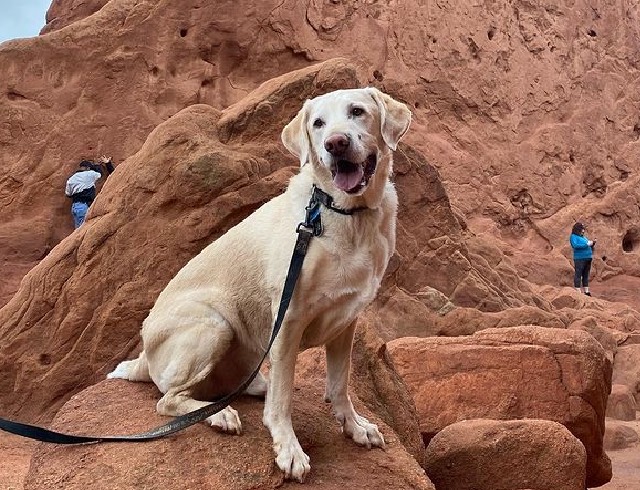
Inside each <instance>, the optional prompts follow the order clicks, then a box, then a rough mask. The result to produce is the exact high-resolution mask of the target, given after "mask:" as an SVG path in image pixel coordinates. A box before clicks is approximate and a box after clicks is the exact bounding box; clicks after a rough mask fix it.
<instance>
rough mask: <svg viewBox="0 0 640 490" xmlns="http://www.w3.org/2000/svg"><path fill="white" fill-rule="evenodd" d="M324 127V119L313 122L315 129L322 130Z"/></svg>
mask: <svg viewBox="0 0 640 490" xmlns="http://www.w3.org/2000/svg"><path fill="white" fill-rule="evenodd" d="M322 126H324V121H323V120H322V119H320V118H318V119H316V120H315V121H313V127H314V128H321V127H322Z"/></svg>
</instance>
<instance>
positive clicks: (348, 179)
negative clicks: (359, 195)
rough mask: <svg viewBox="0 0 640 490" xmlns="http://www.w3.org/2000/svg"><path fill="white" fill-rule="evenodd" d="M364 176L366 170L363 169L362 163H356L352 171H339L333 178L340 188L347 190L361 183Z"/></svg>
mask: <svg viewBox="0 0 640 490" xmlns="http://www.w3.org/2000/svg"><path fill="white" fill-rule="evenodd" d="M363 176H364V170H362V165H356V166H355V168H354V170H353V171H352V172H340V171H338V173H337V174H336V176H335V177H334V178H333V183H334V184H335V185H336V187H337V188H338V189H340V190H342V191H345V192H347V191H350V190H351V189H354V188H356V187H357V186H358V185H360V182H361V181H362V177H363Z"/></svg>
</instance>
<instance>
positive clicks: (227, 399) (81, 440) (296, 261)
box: [0, 185, 367, 444]
mask: <svg viewBox="0 0 640 490" xmlns="http://www.w3.org/2000/svg"><path fill="white" fill-rule="evenodd" d="M320 205H323V206H325V207H326V208H328V209H331V210H332V211H335V212H337V213H340V214H344V215H352V214H354V213H355V212H358V211H362V210H364V209H367V208H365V207H357V208H351V209H342V208H338V207H335V206H334V205H333V198H332V197H331V196H330V195H329V194H327V193H325V192H324V191H322V190H321V189H319V188H318V187H316V186H315V185H314V186H313V192H312V194H311V199H310V200H309V205H308V206H307V207H306V208H305V220H304V222H303V223H300V224H299V225H298V227H297V228H296V232H297V233H298V238H297V240H296V244H295V246H294V247H293V254H292V255H291V262H290V263H289V270H288V272H287V277H286V279H285V281H284V288H283V290H282V296H281V298H280V306H279V307H278V315H277V316H276V321H275V323H274V325H273V330H272V332H271V339H270V340H269V344H268V345H267V349H266V351H265V353H264V355H263V356H262V359H261V360H260V362H259V363H258V366H257V367H256V368H255V369H254V371H253V373H251V375H250V376H249V377H248V378H247V379H246V380H245V381H244V382H243V383H242V384H241V385H240V386H239V387H238V388H237V389H236V390H235V391H234V392H233V393H230V394H229V395H225V396H223V397H221V398H218V399H216V400H214V401H213V402H212V403H211V404H210V405H206V406H204V407H202V408H200V409H198V410H194V411H193V412H189V413H187V414H185V415H182V416H180V417H176V418H175V419H173V420H172V421H170V422H168V423H166V424H164V425H161V426H159V427H156V428H155V429H151V430H149V431H147V432H142V433H140V434H132V435H128V436H79V435H73V434H65V433H63V432H56V431H52V430H49V429H45V428H44V427H38V426H36V425H30V424H23V423H20V422H14V421H12V420H7V419H3V418H0V429H2V430H4V431H6V432H10V433H12V434H16V435H19V436H23V437H28V438H29V439H35V440H37V441H42V442H51V443H54V444H86V443H96V442H144V441H150V440H153V439H159V438H160V437H164V436H168V435H170V434H174V433H175V432H178V431H181V430H182V429H185V428H187V427H189V426H191V425H194V424H197V423H198V422H202V421H203V420H204V419H206V418H207V417H210V416H211V415H214V414H216V413H218V412H219V411H221V410H222V409H224V408H225V407H226V406H227V405H229V404H230V403H231V402H232V401H233V400H235V399H236V398H238V396H240V395H241V394H242V393H243V392H244V391H245V390H246V389H247V388H248V387H249V385H250V384H251V382H252V381H253V380H254V379H255V377H256V376H257V375H258V373H259V372H260V367H261V366H262V363H263V362H264V360H265V359H266V358H267V355H268V354H269V351H270V350H271V346H272V345H273V342H274V341H275V339H276V337H277V335H278V332H279V331H280V327H281V326H282V322H283V320H284V315H285V313H286V312H287V309H288V308H289V304H290V303H291V297H292V296H293V292H294V289H295V286H296V282H297V281H298V277H299V276H300V271H301V270H302V264H303V262H304V258H305V256H306V254H307V249H308V248H309V243H310V242H311V238H312V237H314V236H320V235H322V233H323V227H322V219H321V215H320Z"/></svg>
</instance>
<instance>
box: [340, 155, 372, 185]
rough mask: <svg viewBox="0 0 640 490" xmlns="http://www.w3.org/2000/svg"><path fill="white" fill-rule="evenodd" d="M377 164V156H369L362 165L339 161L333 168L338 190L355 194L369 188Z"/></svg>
mask: <svg viewBox="0 0 640 490" xmlns="http://www.w3.org/2000/svg"><path fill="white" fill-rule="evenodd" d="M377 164H378V161H377V158H376V156H375V155H369V156H368V157H367V158H366V160H365V161H364V162H362V163H354V162H351V161H349V160H338V161H337V162H336V163H335V164H334V165H332V166H331V175H332V176H333V183H334V184H335V186H336V187H337V188H338V189H340V190H342V191H344V192H347V193H349V194H354V193H356V192H358V191H360V190H361V189H363V188H364V187H366V186H367V184H368V183H369V179H370V178H371V176H372V175H373V173H374V172H375V171H376V165H377Z"/></svg>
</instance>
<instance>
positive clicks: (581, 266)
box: [573, 259, 591, 288]
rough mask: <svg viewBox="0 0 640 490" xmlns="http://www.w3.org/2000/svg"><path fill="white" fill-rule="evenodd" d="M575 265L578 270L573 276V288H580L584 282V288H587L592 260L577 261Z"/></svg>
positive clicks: (574, 262)
mask: <svg viewBox="0 0 640 490" xmlns="http://www.w3.org/2000/svg"><path fill="white" fill-rule="evenodd" d="M573 264H574V266H575V268H576V272H575V274H574V275H573V287H576V288H579V287H580V282H581V281H582V286H583V287H585V288H586V287H587V286H588V285H589V273H590V272H591V259H575V260H574V261H573Z"/></svg>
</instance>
